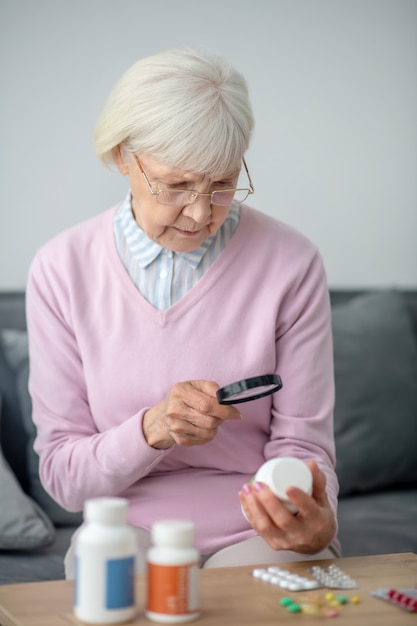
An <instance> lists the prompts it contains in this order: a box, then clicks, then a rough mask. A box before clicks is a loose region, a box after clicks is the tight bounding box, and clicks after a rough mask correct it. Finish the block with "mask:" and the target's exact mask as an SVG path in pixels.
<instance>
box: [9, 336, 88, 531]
mask: <svg viewBox="0 0 417 626" xmlns="http://www.w3.org/2000/svg"><path fill="white" fill-rule="evenodd" d="M0 337H1V343H2V346H3V351H4V355H5V357H6V361H7V363H8V365H9V367H10V369H11V370H12V372H13V373H14V377H15V389H16V392H17V397H18V402H19V406H20V413H21V417H22V420H23V425H24V428H25V431H26V433H27V441H28V444H27V450H26V453H27V467H28V474H29V489H28V490H29V494H30V496H31V497H32V498H33V499H34V500H35V501H36V502H37V503H38V505H39V506H40V507H41V508H42V509H43V510H44V511H45V512H46V513H47V514H48V517H49V518H50V519H51V520H52V521H53V522H54V524H58V525H71V524H80V523H81V522H82V513H72V512H70V511H66V510H65V509H63V508H62V507H61V506H59V504H57V502H55V500H53V499H52V498H51V496H50V495H49V494H48V493H47V492H46V491H45V489H44V488H43V487H42V484H41V482H40V478H39V457H38V455H37V454H36V452H35V451H34V449H33V442H34V440H35V437H36V427H35V425H34V423H33V421H32V402H31V398H30V395H29V390H28V377H29V356H28V337H27V333H26V331H22V330H11V329H6V330H2V331H1V332H0Z"/></svg>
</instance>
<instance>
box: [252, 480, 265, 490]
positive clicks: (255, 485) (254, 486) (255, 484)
mask: <svg viewBox="0 0 417 626" xmlns="http://www.w3.org/2000/svg"><path fill="white" fill-rule="evenodd" d="M253 488H254V489H255V491H261V489H262V488H263V484H262V483H258V482H256V481H255V482H254V483H253Z"/></svg>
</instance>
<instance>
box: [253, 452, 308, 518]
mask: <svg viewBox="0 0 417 626" xmlns="http://www.w3.org/2000/svg"><path fill="white" fill-rule="evenodd" d="M251 482H260V483H264V484H265V485H267V486H268V487H269V488H270V490H271V491H272V493H274V494H275V495H276V496H277V498H279V499H280V500H281V502H282V503H283V504H284V505H285V506H286V507H287V509H288V510H289V511H291V513H297V509H296V508H295V507H294V505H293V504H292V503H291V502H290V501H289V499H288V496H287V495H286V491H287V489H288V488H289V487H298V489H301V490H302V491H305V492H306V493H307V494H308V495H309V496H311V494H312V491H313V476H312V474H311V470H310V468H309V467H308V465H307V463H304V461H301V460H300V459H296V458H294V457H278V458H276V459H270V460H269V461H266V463H264V464H263V465H261V467H260V468H259V469H258V471H257V472H256V474H255V476H254V477H253V479H252V481H251Z"/></svg>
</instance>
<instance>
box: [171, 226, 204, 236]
mask: <svg viewBox="0 0 417 626" xmlns="http://www.w3.org/2000/svg"><path fill="white" fill-rule="evenodd" d="M176 230H177V231H178V232H179V233H181V235H184V237H196V236H197V235H199V234H200V233H201V229H200V230H182V228H176Z"/></svg>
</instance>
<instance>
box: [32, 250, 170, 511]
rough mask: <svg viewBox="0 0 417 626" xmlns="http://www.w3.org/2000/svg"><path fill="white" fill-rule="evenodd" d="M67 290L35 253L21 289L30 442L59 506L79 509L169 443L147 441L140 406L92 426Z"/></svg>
mask: <svg viewBox="0 0 417 626" xmlns="http://www.w3.org/2000/svg"><path fill="white" fill-rule="evenodd" d="M45 256H46V260H45ZM75 282H76V281H75ZM72 291H73V290H71V289H69V287H68V285H67V284H66V283H65V281H63V280H62V279H61V278H60V277H59V273H58V271H57V269H56V267H55V265H54V264H53V263H51V262H50V261H49V256H48V255H39V253H38V255H37V256H36V257H35V259H34V260H33V262H32V265H31V268H30V272H29V277H28V283H27V293H26V313H27V323H28V334H29V351H30V378H29V390H30V394H31V397H32V407H33V409H32V411H33V421H34V423H35V425H36V427H37V437H36V440H35V445H34V447H35V450H36V452H37V453H38V454H39V457H40V467H39V472H40V478H41V481H42V484H43V486H44V487H45V489H46V490H47V491H48V492H49V493H50V495H51V496H52V497H53V498H54V499H55V500H56V501H57V502H58V503H59V504H60V505H61V506H63V507H64V508H66V509H67V510H69V511H79V510H82V507H83V504H84V501H85V500H86V499H87V498H92V497H98V496H103V495H106V496H115V495H120V494H122V493H123V492H124V491H126V489H128V488H129V487H130V486H131V485H132V484H133V483H134V482H136V481H137V480H139V479H140V478H142V477H143V476H145V475H147V474H148V473H149V472H150V471H151V469H152V468H153V467H154V466H155V465H156V464H158V463H159V462H160V460H161V459H163V458H165V456H166V455H167V454H169V452H170V451H169V450H166V451H160V450H155V449H154V448H151V447H150V446H149V445H148V444H147V442H146V440H145V438H144V436H143V433H142V427H141V424H142V417H143V413H144V412H145V411H146V407H142V408H141V409H140V410H138V412H137V413H136V414H134V415H131V416H130V417H129V418H128V419H126V420H125V421H123V423H121V424H120V425H117V426H113V427H111V428H109V429H108V430H103V432H99V429H98V428H97V425H96V420H95V419H94V416H93V415H92V413H91V410H90V405H89V398H88V389H87V383H86V380H85V372H84V368H83V361H82V355H81V352H80V349H79V345H78V342H77V336H76V332H75V331H74V323H75V322H74V319H73V317H72V300H73V299H74V293H73V292H72Z"/></svg>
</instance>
